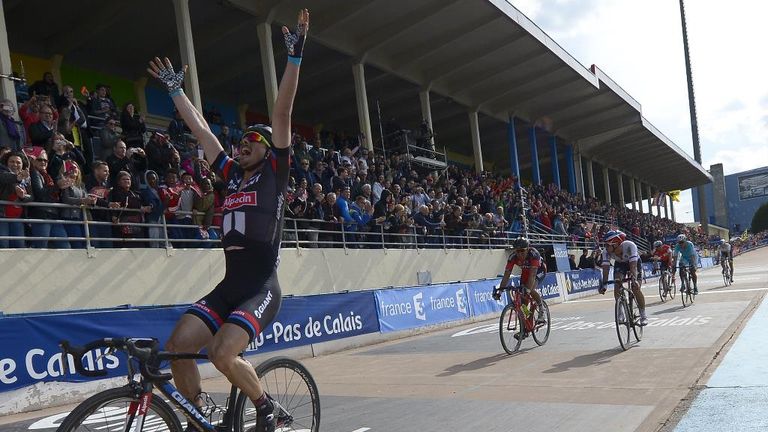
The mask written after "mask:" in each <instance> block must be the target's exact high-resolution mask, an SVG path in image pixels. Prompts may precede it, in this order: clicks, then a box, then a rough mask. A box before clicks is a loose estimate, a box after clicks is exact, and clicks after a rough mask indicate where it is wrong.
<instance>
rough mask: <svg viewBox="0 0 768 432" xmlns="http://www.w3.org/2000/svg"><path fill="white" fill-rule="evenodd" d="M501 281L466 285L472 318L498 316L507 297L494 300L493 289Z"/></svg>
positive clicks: (485, 281)
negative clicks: (493, 314) (489, 315)
mask: <svg viewBox="0 0 768 432" xmlns="http://www.w3.org/2000/svg"><path fill="white" fill-rule="evenodd" d="M499 282H501V279H489V280H484V281H475V282H469V283H467V295H468V297H469V310H470V312H471V313H472V316H481V315H486V314H491V313H495V314H498V313H500V312H501V310H502V309H504V306H506V305H507V296H501V299H500V300H494V299H493V297H491V296H492V295H493V288H494V287H496V286H498V285H499Z"/></svg>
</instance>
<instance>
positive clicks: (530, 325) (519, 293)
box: [507, 286, 538, 333]
mask: <svg viewBox="0 0 768 432" xmlns="http://www.w3.org/2000/svg"><path fill="white" fill-rule="evenodd" d="M512 291H514V293H513V292H512ZM507 295H508V299H509V301H510V303H514V305H515V312H516V313H517V314H519V315H521V316H524V317H525V319H524V320H523V324H524V325H525V328H524V329H520V330H524V331H526V332H528V333H530V332H532V331H533V330H534V328H535V327H536V320H535V318H534V316H535V312H536V311H537V309H538V305H537V304H536V302H535V301H532V300H533V297H531V295H530V294H529V293H528V292H527V290H526V288H525V287H522V286H519V287H510V289H509V290H508V291H507ZM523 301H525V303H526V304H527V305H529V306H528V315H527V316H526V315H525V314H524V313H523V309H522V307H523ZM511 317H512V315H510V319H511Z"/></svg>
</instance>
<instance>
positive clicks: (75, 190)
mask: <svg viewBox="0 0 768 432" xmlns="http://www.w3.org/2000/svg"><path fill="white" fill-rule="evenodd" d="M64 178H66V179H68V180H69V181H70V183H69V187H66V188H64V189H62V191H61V202H62V204H68V205H71V206H93V205H95V204H96V197H95V196H93V195H88V192H87V191H86V190H85V184H84V183H83V175H82V171H81V170H80V166H79V165H78V164H77V162H75V161H71V160H68V161H66V162H65V163H64ZM61 218H62V219H64V220H65V221H72V222H80V223H77V224H63V225H64V230H65V231H66V232H67V236H68V237H85V229H84V227H83V225H82V222H83V210H82V209H81V208H64V209H61ZM69 243H70V245H71V246H72V248H73V249H83V248H85V241H83V240H70V241H69Z"/></svg>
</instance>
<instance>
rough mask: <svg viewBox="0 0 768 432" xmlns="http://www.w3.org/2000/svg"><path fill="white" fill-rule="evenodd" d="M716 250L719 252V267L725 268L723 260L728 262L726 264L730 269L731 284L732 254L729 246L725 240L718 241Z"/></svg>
mask: <svg viewBox="0 0 768 432" xmlns="http://www.w3.org/2000/svg"><path fill="white" fill-rule="evenodd" d="M718 250H719V251H720V265H721V266H723V268H725V266H724V265H723V260H726V259H727V260H728V264H730V267H731V274H730V278H731V282H733V253H732V252H731V244H730V243H728V242H727V241H725V239H720V246H719V247H718Z"/></svg>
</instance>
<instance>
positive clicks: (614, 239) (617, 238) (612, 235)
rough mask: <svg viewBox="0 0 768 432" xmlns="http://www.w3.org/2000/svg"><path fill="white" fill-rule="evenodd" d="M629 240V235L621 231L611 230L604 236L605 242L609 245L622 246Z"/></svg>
mask: <svg viewBox="0 0 768 432" xmlns="http://www.w3.org/2000/svg"><path fill="white" fill-rule="evenodd" d="M626 239H627V235H626V234H624V233H623V232H621V231H619V230H611V231H608V232H607V233H605V235H604V236H603V242H604V243H608V244H620V243H621V242H623V241H624V240H626Z"/></svg>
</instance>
